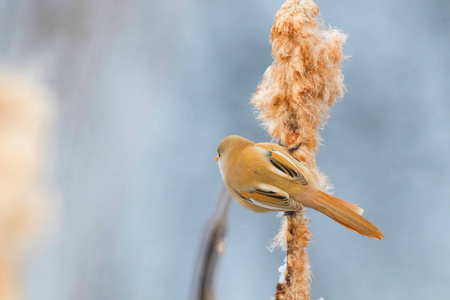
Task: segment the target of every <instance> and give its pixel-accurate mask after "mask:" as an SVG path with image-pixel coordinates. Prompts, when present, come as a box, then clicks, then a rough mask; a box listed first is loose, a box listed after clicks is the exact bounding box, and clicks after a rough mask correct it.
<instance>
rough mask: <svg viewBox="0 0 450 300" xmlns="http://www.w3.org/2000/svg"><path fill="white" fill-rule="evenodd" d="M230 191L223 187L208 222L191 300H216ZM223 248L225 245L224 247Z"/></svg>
mask: <svg viewBox="0 0 450 300" xmlns="http://www.w3.org/2000/svg"><path fill="white" fill-rule="evenodd" d="M230 200H231V197H230V194H229V193H228V191H227V190H226V189H225V187H223V189H222V193H221V194H220V198H219V201H218V203H217V206H216V209H215V211H214V213H213V214H212V216H211V218H210V219H209V221H208V224H207V226H206V229H205V232H204V234H203V239H202V242H201V248H200V252H199V255H198V259H197V264H196V268H195V269H196V270H195V275H194V282H193V286H192V295H191V300H212V299H214V291H213V282H214V273H215V270H216V265H217V260H218V258H219V256H220V254H221V253H220V252H221V250H220V249H219V247H221V246H220V244H221V243H223V239H224V237H225V231H226V224H227V215H228V210H229V206H230V203H231V201H230ZM222 246H223V245H222Z"/></svg>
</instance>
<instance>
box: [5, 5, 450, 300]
mask: <svg viewBox="0 0 450 300" xmlns="http://www.w3.org/2000/svg"><path fill="white" fill-rule="evenodd" d="M282 3H283V1H281V0H277V1H256V0H247V1H237V0H230V1H216V0H212V1H202V0H197V1H182V0H167V1H144V0H135V1H133V0H123V1H118V0H98V1H89V0H78V1H74V0H40V1H32V0H4V1H1V2H0V20H1V21H0V23H1V25H2V26H1V27H0V41H1V43H0V61H1V63H2V64H3V65H5V66H8V67H13V68H21V69H32V70H34V72H38V73H40V74H41V76H42V77H43V78H44V80H45V81H46V82H47V83H48V85H49V86H50V88H51V89H52V90H53V91H54V92H55V95H56V98H57V101H58V103H57V105H58V110H59V114H58V115H59V116H58V122H57V124H56V128H55V134H56V142H57V148H58V154H57V157H56V158H54V159H55V170H54V178H55V184H56V187H57V189H58V190H59V192H60V194H61V198H62V206H61V208H59V209H55V214H56V213H58V211H59V217H58V219H57V220H58V221H57V222H51V223H50V224H49V225H48V230H47V232H46V233H45V234H44V235H43V236H41V239H40V240H39V241H38V242H37V243H35V245H34V247H33V249H32V251H31V253H30V254H29V255H28V257H27V259H26V262H25V263H24V264H23V270H22V271H23V272H22V274H23V280H24V284H23V289H24V291H25V296H26V299H33V300H53V299H55V300H59V299H66V300H71V299H73V300H75V299H95V300H101V299H108V300H114V299H133V300H139V299H186V298H187V297H188V295H189V290H190V285H191V282H192V280H191V277H192V275H193V271H194V267H195V261H196V255H197V251H198V248H199V242H200V239H201V235H202V233H203V229H204V226H205V224H206V222H207V220H208V218H209V216H210V214H211V213H212V211H213V210H214V207H215V204H216V200H217V198H218V196H219V193H220V189H221V178H220V174H219V171H218V168H217V166H216V164H215V162H214V160H213V158H214V156H215V152H216V146H217V144H218V142H219V141H220V140H221V139H222V138H223V137H225V136H226V135H229V134H240V135H243V136H245V137H247V138H250V139H252V140H255V141H270V140H271V139H270V137H268V136H267V133H266V132H265V131H264V130H263V129H262V128H261V127H260V126H259V122H258V121H256V120H255V118H254V111H253V108H252V106H251V105H249V104H248V101H249V98H250V95H251V94H252V93H253V92H255V89H256V85H257V83H258V82H259V81H260V80H261V78H262V74H263V73H264V71H265V69H266V68H267V67H268V66H269V65H270V63H271V56H270V52H271V47H270V44H269V32H270V28H271V25H272V22H273V18H274V15H275V13H276V11H277V10H278V8H279V7H280V6H281V4H282ZM316 3H317V4H318V6H319V8H320V10H321V14H322V17H323V18H324V19H325V21H326V22H327V23H329V24H331V25H332V26H335V27H337V28H340V29H342V30H343V31H344V32H346V33H348V34H349V38H348V40H347V43H346V45H345V48H344V52H345V54H346V55H349V56H351V58H350V59H349V60H347V61H345V62H344V68H343V72H344V75H345V84H346V87H347V89H348V92H347V93H346V95H345V96H344V102H341V103H337V104H336V105H335V106H334V107H333V108H332V110H331V118H330V119H329V122H328V125H327V126H326V127H325V129H324V130H323V131H322V136H323V138H324V141H323V146H322V147H321V149H320V154H319V156H318V164H319V167H320V169H321V171H323V172H324V173H325V174H327V175H329V177H330V180H331V182H332V183H333V184H334V186H335V188H336V189H335V192H334V195H336V196H338V197H339V198H342V199H346V200H349V201H354V202H357V203H359V204H360V205H361V206H362V207H363V208H364V209H365V216H366V217H367V218H368V219H369V220H370V221H372V222H373V223H374V224H376V225H377V226H379V227H380V229H381V230H382V231H383V233H384V235H385V236H386V238H385V239H384V240H383V241H373V240H369V239H367V238H363V237H361V236H358V235H356V234H354V233H352V232H350V231H348V230H345V229H344V228H343V227H341V226H339V225H337V224H336V223H334V222H333V221H331V220H329V219H328V218H326V217H324V216H322V215H319V214H318V213H316V212H312V211H308V213H307V214H308V216H309V217H310V219H311V225H310V229H311V232H312V233H313V234H314V236H313V238H312V241H311V243H310V247H309V254H310V259H311V266H312V272H313V275H314V276H313V277H312V294H311V295H312V296H311V299H318V298H319V297H324V298H325V300H332V299H346V300H353V299H354V300H360V299H368V300H370V299H374V300H375V299H376V300H378V299H385V300H389V299H420V300H422V299H432V298H433V299H438V298H439V299H446V298H448V297H450V292H449V289H448V283H449V282H450V260H449V258H448V254H449V250H450V232H449V229H448V228H449V225H450V221H449V217H448V214H449V213H450V201H449V197H450V185H449V184H448V182H449V181H450V157H449V153H450V131H449V129H450V125H449V122H450V101H449V95H450V84H449V78H450V55H449V48H450V34H449V31H450V17H449V16H450V2H449V1H447V0H430V1H419V0H412V1H411V0H409V1H407V0H398V1H388V0H380V1H356V0H342V1H331V0H317V1H316ZM229 217H230V218H229V220H230V222H229V231H228V243H227V250H226V252H225V254H224V255H223V256H222V260H221V262H220V266H219V273H218V278H217V282H216V283H217V295H218V298H219V299H233V300H239V299H245V300H249V299H270V297H271V296H272V295H273V293H274V292H275V285H276V282H277V280H278V272H277V268H278V267H279V266H280V265H281V264H282V263H283V258H284V253H283V252H282V251H281V250H276V251H275V252H273V253H271V252H269V251H268V250H267V248H266V247H267V246H268V245H269V242H270V240H271V239H272V238H273V237H274V236H275V234H276V233H277V231H278V227H279V224H280V220H278V219H277V218H276V217H275V214H265V215H257V214H253V213H251V212H250V211H246V210H244V209H242V208H241V207H239V206H238V205H237V204H236V203H234V202H233V204H232V207H231V213H230V216H229Z"/></svg>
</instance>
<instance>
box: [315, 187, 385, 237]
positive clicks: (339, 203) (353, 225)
mask: <svg viewBox="0 0 450 300" xmlns="http://www.w3.org/2000/svg"><path fill="white" fill-rule="evenodd" d="M308 198H309V199H308V201H307V202H308V204H309V205H307V206H310V207H311V208H313V209H315V210H317V211H320V212H321V213H323V214H325V215H327V216H328V217H330V218H332V219H333V220H335V221H336V222H338V223H339V224H341V225H342V226H344V227H346V228H347V229H350V230H351V231H354V232H356V233H359V234H362V235H365V236H367V237H370V238H372V239H380V240H381V239H382V238H383V237H384V236H383V234H382V233H381V232H380V230H378V228H376V227H375V226H374V225H372V223H370V222H369V221H367V220H366V219H364V218H363V217H361V214H362V212H363V210H362V209H361V208H360V207H358V206H357V205H356V204H353V203H350V202H346V201H343V200H340V199H338V198H335V197H333V196H331V195H328V194H327V193H324V192H322V191H320V190H316V191H314V192H312V193H310V194H309V197H308Z"/></svg>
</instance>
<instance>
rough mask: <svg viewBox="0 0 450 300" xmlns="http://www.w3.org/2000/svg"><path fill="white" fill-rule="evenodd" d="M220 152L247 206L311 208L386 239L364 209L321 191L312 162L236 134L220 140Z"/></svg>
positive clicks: (227, 180)
mask: <svg viewBox="0 0 450 300" xmlns="http://www.w3.org/2000/svg"><path fill="white" fill-rule="evenodd" d="M297 148H298V147H297ZM294 149H295V148H294ZM217 154H218V155H217V156H216V158H215V160H216V161H218V164H219V168H220V173H221V175H222V179H223V182H224V184H225V186H226V187H227V189H228V191H229V192H230V194H231V195H232V196H233V198H234V199H236V200H237V202H238V203H239V204H241V205H242V206H243V207H244V208H247V209H250V210H252V211H254V212H257V213H263V212H270V211H281V212H292V211H298V210H301V209H302V208H303V207H309V208H313V209H315V210H317V211H319V212H321V213H323V214H325V215H327V216H328V217H330V218H332V219H333V220H335V221H336V222H338V223H339V224H341V225H343V226H344V227H346V228H347V229H349V230H352V231H354V232H356V233H359V234H362V235H364V236H367V237H369V238H372V239H382V238H383V234H382V233H381V232H380V231H379V230H378V228H376V227H375V226H374V225H372V223H370V222H369V221H367V220H366V219H364V218H363V217H361V215H362V213H363V210H362V209H361V208H360V207H358V206H357V205H356V204H353V203H350V202H346V201H343V200H340V199H337V198H335V197H333V196H331V195H328V194H327V193H324V192H322V191H320V190H319V189H318V187H317V182H316V180H315V179H314V176H313V175H312V174H311V172H310V171H309V169H308V167H307V166H306V164H304V163H303V162H300V161H298V160H297V159H296V158H294V157H293V156H292V155H291V154H290V152H289V149H286V148H284V147H282V146H280V145H277V144H273V143H258V144H255V143H253V142H252V141H249V140H247V139H245V138H243V137H241V136H238V135H231V136H228V137H226V138H224V139H223V140H222V141H221V142H220V144H219V146H218V148H217Z"/></svg>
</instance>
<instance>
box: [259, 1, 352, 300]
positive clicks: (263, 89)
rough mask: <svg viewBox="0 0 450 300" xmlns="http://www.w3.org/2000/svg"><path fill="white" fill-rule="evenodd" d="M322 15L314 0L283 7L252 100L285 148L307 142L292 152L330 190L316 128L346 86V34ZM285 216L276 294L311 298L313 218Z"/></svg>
mask: <svg viewBox="0 0 450 300" xmlns="http://www.w3.org/2000/svg"><path fill="white" fill-rule="evenodd" d="M318 14H319V9H318V7H317V5H316V4H315V3H314V2H313V1H312V0H287V1H286V2H285V3H284V4H283V5H282V6H281V8H280V9H279V11H278V12H277V14H276V15H275V21H274V24H273V26H272V30H271V35H270V43H271V45H272V57H273V63H272V65H271V66H270V67H269V68H268V69H267V70H266V72H265V74H264V77H263V80H262V82H261V83H260V85H259V86H258V88H257V92H256V93H255V94H254V95H253V97H252V99H251V103H252V104H253V105H254V106H255V108H256V109H257V110H258V112H259V114H258V117H259V119H260V120H261V121H262V122H263V124H264V126H265V127H266V128H267V130H268V132H269V134H270V135H271V136H272V137H273V138H274V139H276V140H279V141H280V143H281V144H282V145H284V146H286V147H292V146H295V145H298V144H299V143H302V146H301V147H300V148H299V149H298V150H296V151H295V152H294V154H293V155H294V156H295V157H296V158H298V159H299V160H301V161H304V162H305V163H306V164H307V165H308V166H309V168H310V169H311V170H312V172H313V174H314V176H315V177H316V179H317V181H318V182H319V187H320V188H321V189H326V188H327V180H326V176H324V175H323V174H321V173H320V172H319V170H318V168H317V166H316V161H315V154H316V153H317V151H318V145H319V142H320V136H319V134H318V132H317V131H318V129H319V127H320V125H323V124H324V123H325V122H326V120H327V118H328V109H329V107H330V106H331V105H333V103H334V102H335V99H336V97H340V96H342V94H343V91H344V87H343V76H342V74H341V71H340V67H341V61H342V58H343V56H342V46H343V44H344V42H345V38H346V36H345V35H344V34H342V33H341V32H340V31H338V30H336V29H332V28H326V27H325V26H324V25H323V24H322V23H321V22H320V21H319V20H318V19H317V17H318ZM286 219H287V220H286ZM286 219H285V220H284V221H283V222H284V224H283V226H282V228H281V231H280V233H279V234H278V235H277V238H276V240H278V241H279V244H280V245H281V246H283V245H284V246H285V248H286V251H287V266H286V272H285V280H284V282H280V283H279V284H278V285H277V292H276V294H275V298H276V299H288V300H294V299H295V300H305V299H309V278H310V269H309V260H308V255H307V253H306V249H307V245H308V241H309V237H310V233H309V231H308V229H307V223H308V221H307V220H306V219H305V217H304V215H303V211H299V212H295V213H293V214H292V215H290V216H287V217H286Z"/></svg>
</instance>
